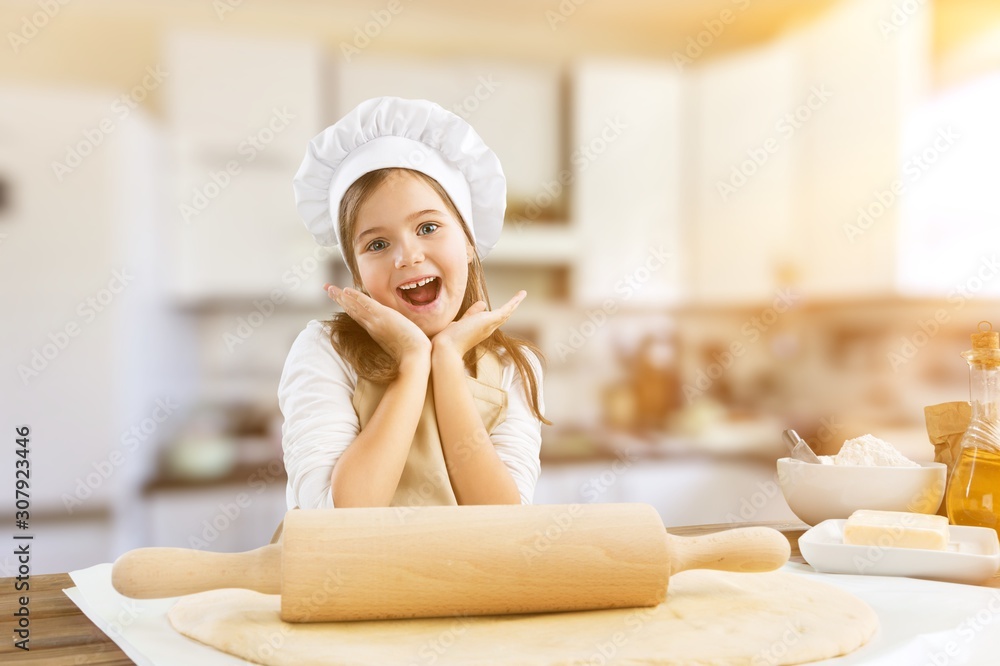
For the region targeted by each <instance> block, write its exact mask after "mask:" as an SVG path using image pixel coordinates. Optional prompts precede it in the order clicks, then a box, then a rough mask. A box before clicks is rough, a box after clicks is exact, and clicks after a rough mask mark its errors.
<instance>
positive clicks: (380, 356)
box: [324, 168, 552, 425]
mask: <svg viewBox="0 0 1000 666" xmlns="http://www.w3.org/2000/svg"><path fill="white" fill-rule="evenodd" d="M393 174H406V175H409V176H410V177H413V178H417V179H419V180H420V181H422V182H424V183H426V184H427V185H428V186H430V188H431V189H433V190H434V191H435V192H436V193H437V194H438V196H440V197H441V200H442V201H443V202H444V204H445V206H447V208H448V211H449V212H450V213H451V214H452V215H453V216H454V217H455V219H456V220H459V221H462V222H463V224H462V230H463V231H464V232H465V236H466V238H467V239H468V241H469V243H470V244H472V245H473V246H475V242H474V241H473V238H472V234H471V233H470V232H469V229H468V226H467V225H466V224H464V220H463V218H462V215H461V214H460V213H459V212H458V209H457V208H456V207H455V204H454V202H452V200H451V197H450V196H448V193H447V192H446V191H445V189H444V188H443V187H441V184H440V183H438V182H437V181H436V180H434V179H433V178H431V177H430V176H428V175H426V174H424V173H421V172H420V171H414V170H412V169H404V168H388V169H378V170H376V171H370V172H368V173H366V174H365V175H363V176H361V177H360V178H358V179H357V180H356V181H354V183H352V184H351V186H350V187H349V188H347V192H345V193H344V196H343V198H342V199H341V200H340V209H339V215H338V217H339V220H340V221H339V225H340V229H339V231H340V238H341V239H342V241H341V242H342V243H344V245H343V247H344V250H345V252H344V255H345V257H346V259H347V267H348V269H350V271H351V277H352V278H353V279H354V288H355V289H357V290H358V291H361V292H364V293H367V291H365V288H364V285H363V284H362V282H361V276H360V274H359V272H358V262H357V258H356V257H355V254H354V246H353V244H352V243H350V242H349V241H346V239H350V238H354V231H355V228H356V226H357V220H358V212H359V211H360V210H361V207H362V206H363V205H364V204H365V202H367V201H368V200H369V199H370V198H371V196H372V195H373V194H374V193H375V192H376V191H377V190H378V189H379V187H381V186H382V184H383V183H385V181H386V180H387V179H388V178H389V177H390V176H392V175H393ZM476 301H483V302H485V303H486V307H487V309H491V307H490V297H489V294H488V293H487V292H486V277H485V275H484V274H483V266H482V263H480V261H479V255H478V254H477V253H475V252H473V253H472V262H471V263H470V264H469V278H468V281H467V282H466V287H465V297H464V298H463V299H462V305H461V306H460V307H459V309H458V314H457V315H456V316H455V319H456V320H458V319H460V318H461V317H462V315H464V314H465V311H466V310H468V309H469V307H470V306H471V305H472V304H473V303H475V302H476ZM324 323H325V324H328V325H329V326H330V343H331V344H332V345H333V346H334V348H335V349H336V350H337V352H338V353H339V354H340V355H341V356H342V357H343V358H344V359H345V360H347V362H348V363H350V364H351V366H352V367H353V368H354V370H355V371H356V372H357V373H358V376H360V377H363V378H365V379H367V380H368V381H371V382H375V383H377V384H383V383H387V382H390V381H392V380H393V379H395V378H396V376H397V375H398V374H399V366H398V364H397V363H396V362H395V361H394V359H393V358H392V356H390V355H389V354H388V353H387V352H386V351H385V350H384V349H382V347H381V346H380V345H379V344H378V343H377V342H375V340H374V339H372V337H371V336H370V335H369V334H368V332H367V331H366V330H365V329H364V327H362V326H361V325H360V324H358V323H357V322H356V321H354V320H353V319H351V317H350V316H349V315H348V314H347V313H344V312H337V313H334V315H333V317H332V319H329V320H327V321H325V322H324ZM523 349H528V350H530V351H531V352H532V353H534V354H535V356H537V357H538V360H539V362H540V363H541V364H542V366H543V367H544V366H545V357H544V356H543V354H542V352H541V350H540V349H539V348H538V347H537V346H536V345H534V344H532V343H531V342H529V341H527V340H523V339H521V338H516V337H513V336H510V335H507V334H506V333H504V332H503V331H501V330H500V329H499V328H498V329H497V330H495V331H493V333H492V334H491V335H490V336H489V337H488V338H486V339H485V340H483V341H482V342H480V343H479V344H478V345H476V347H474V348H472V349H470V350H469V351H468V352H467V353H466V354H465V356H464V357H463V359H462V360H463V362H464V363H465V367H466V368H467V369H468V370H469V372H470V373H471V374H472V376H473V377H475V376H476V361H477V359H478V358H479V357H480V356H481V354H482V353H485V352H486V351H493V352H499V351H501V350H502V351H503V352H504V353H506V354H507V356H508V357H509V358H510V359H511V360H512V361H513V362H514V365H515V366H516V367H517V371H518V372H519V373H520V375H521V383H522V385H523V386H524V387H525V390H526V397H527V398H528V401H529V403H530V405H531V411H532V413H533V414H534V415H535V417H536V418H538V419H539V420H540V421H541V422H542V423H545V424H546V425H552V422H551V421H549V420H548V419H546V418H545V417H544V416H542V413H541V411H540V410H539V407H538V383H537V381H536V379H535V374H534V372H532V370H531V364H530V362H529V361H528V357H527V355H526V354H525V352H524V351H523Z"/></svg>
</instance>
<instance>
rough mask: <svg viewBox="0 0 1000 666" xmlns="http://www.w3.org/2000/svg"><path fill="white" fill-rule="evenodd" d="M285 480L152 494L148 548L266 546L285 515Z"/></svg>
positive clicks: (225, 550)
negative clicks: (261, 484) (266, 483)
mask: <svg viewBox="0 0 1000 666" xmlns="http://www.w3.org/2000/svg"><path fill="white" fill-rule="evenodd" d="M286 510H287V507H286V506H285V488H284V485H283V484H272V485H269V486H268V487H266V488H264V487H256V488H255V487H252V486H251V485H247V484H244V485H232V486H219V487H216V488H208V489H199V490H172V491H163V492H158V493H155V494H154V495H153V496H152V497H151V498H150V500H149V504H148V506H147V512H148V516H149V522H148V524H149V525H150V537H149V538H150V540H149V544H148V545H150V546H157V547H167V548H194V549H197V550H206V551H212V552H221V553H234V552H243V551H247V550H253V549H254V548H260V547H261V546H266V545H267V543H268V541H269V540H270V539H271V535H272V534H274V529H275V528H276V527H277V526H278V523H280V522H281V520H282V518H284V517H285V511H286Z"/></svg>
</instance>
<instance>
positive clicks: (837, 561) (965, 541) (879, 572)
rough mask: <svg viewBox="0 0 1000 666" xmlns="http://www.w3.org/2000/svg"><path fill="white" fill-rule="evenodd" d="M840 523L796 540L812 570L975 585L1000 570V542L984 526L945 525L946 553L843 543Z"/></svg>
mask: <svg viewBox="0 0 1000 666" xmlns="http://www.w3.org/2000/svg"><path fill="white" fill-rule="evenodd" d="M845 523H847V520H843V519H834V520H824V521H823V522H821V523H819V524H818V525H816V526H815V527H813V528H812V529H810V530H809V531H807V532H806V533H805V534H803V535H802V536H801V537H799V551H800V552H801V553H802V557H803V558H805V561H806V562H808V563H809V565H810V566H811V567H812V568H813V569H815V570H816V571H819V572H822V573H840V574H855V575H857V574H867V575H872V576H906V577H909V578H926V579H929V580H940V581H945V582H948V583H968V584H970V585H979V584H981V583H985V582H987V581H988V580H989V579H991V578H992V577H993V576H995V575H996V573H997V571H998V570H1000V541H998V539H997V533H996V531H995V530H993V529H990V528H988V527H966V526H964V525H951V526H949V528H948V531H949V540H948V549H947V550H943V551H942V550H923V549H917V548H892V547H883V546H854V545H847V544H845V543H844V524H845Z"/></svg>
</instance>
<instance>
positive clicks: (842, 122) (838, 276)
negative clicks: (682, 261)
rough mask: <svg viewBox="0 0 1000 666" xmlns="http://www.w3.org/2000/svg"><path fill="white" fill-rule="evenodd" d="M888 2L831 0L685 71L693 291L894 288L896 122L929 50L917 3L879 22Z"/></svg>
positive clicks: (710, 294) (734, 294) (884, 291)
mask: <svg viewBox="0 0 1000 666" xmlns="http://www.w3.org/2000/svg"><path fill="white" fill-rule="evenodd" d="M893 11H894V6H893V2H892V1H891V0H874V1H871V2H869V1H867V0H852V1H849V2H843V3H838V4H837V5H834V6H832V7H831V9H830V11H829V12H827V13H825V14H824V15H823V17H822V20H818V21H815V22H813V23H811V24H809V25H807V26H805V27H803V28H801V29H799V30H797V31H794V32H792V33H789V34H788V35H787V36H785V37H782V38H780V39H778V40H777V41H775V42H774V43H773V44H771V45H768V46H764V47H761V48H758V49H756V50H755V51H753V52H747V51H745V52H741V53H739V54H738V55H736V56H733V57H727V58H723V59H720V60H718V61H715V62H711V63H707V64H705V65H703V66H701V67H700V68H698V69H695V70H692V72H693V74H692V76H693V78H694V86H693V87H694V91H695V94H694V95H692V100H693V114H692V115H693V116H694V118H692V121H693V122H695V123H696V124H697V132H696V146H695V162H696V164H697V167H696V174H697V177H696V179H695V182H696V183H698V188H699V189H698V190H697V191H696V192H695V193H694V200H695V204H694V211H693V213H694V214H693V218H692V224H691V225H690V231H691V233H692V239H693V243H692V245H691V247H692V248H693V251H694V259H693V261H692V271H691V278H692V287H693V289H692V295H693V297H694V298H695V299H696V300H698V301H699V302H708V303H738V304H739V303H750V304H754V303H760V302H770V301H771V300H772V299H773V298H774V295H775V291H776V290H777V289H780V288H782V287H785V286H789V287H791V288H793V289H794V290H795V291H796V292H799V293H801V294H802V295H804V296H805V297H807V298H810V299H812V298H819V299H824V298H839V297H851V296H859V295H865V296H880V295H889V294H891V293H893V292H894V291H895V288H896V282H895V264H896V257H897V254H898V250H897V226H898V223H897V219H898V215H899V197H898V195H897V194H895V193H893V192H892V187H893V183H894V182H895V181H897V180H899V179H901V177H902V175H903V174H901V163H900V152H901V151H900V138H901V136H900V135H901V132H900V128H901V127H902V125H903V122H904V120H905V117H906V114H907V112H908V111H909V109H910V107H911V106H912V104H913V102H914V100H915V99H916V98H917V97H918V95H919V90H920V86H921V84H922V82H923V80H924V78H925V76H926V71H924V70H925V69H926V66H927V62H928V61H929V60H928V58H929V56H928V54H927V53H926V49H927V46H926V40H923V39H921V34H922V31H924V30H925V29H926V27H927V26H926V20H927V12H926V11H924V10H921V11H920V12H918V13H917V14H916V15H914V16H913V17H912V20H908V21H907V23H906V24H905V25H904V26H902V27H897V28H895V32H894V33H892V34H883V30H884V28H880V26H881V25H883V24H885V25H889V24H887V23H885V21H886V20H888V17H890V16H891V15H892V13H893ZM859 26H864V27H865V29H859ZM848 43H850V48H845V47H844V45H845V44H848ZM831 53H836V54H838V55H837V57H831V55H830V54H831Z"/></svg>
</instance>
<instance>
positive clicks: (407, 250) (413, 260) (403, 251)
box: [395, 238, 424, 268]
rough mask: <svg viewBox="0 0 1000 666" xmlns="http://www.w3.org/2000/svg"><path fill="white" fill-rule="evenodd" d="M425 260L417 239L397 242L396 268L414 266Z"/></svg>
mask: <svg viewBox="0 0 1000 666" xmlns="http://www.w3.org/2000/svg"><path fill="white" fill-rule="evenodd" d="M423 260H424V253H423V251H422V250H421V249H420V243H419V241H417V240H416V239H410V238H407V239H403V240H401V241H399V242H398V243H396V256H395V261H396V268H403V267H405V266H413V265H414V264H419V263H420V262H422V261H423Z"/></svg>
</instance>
